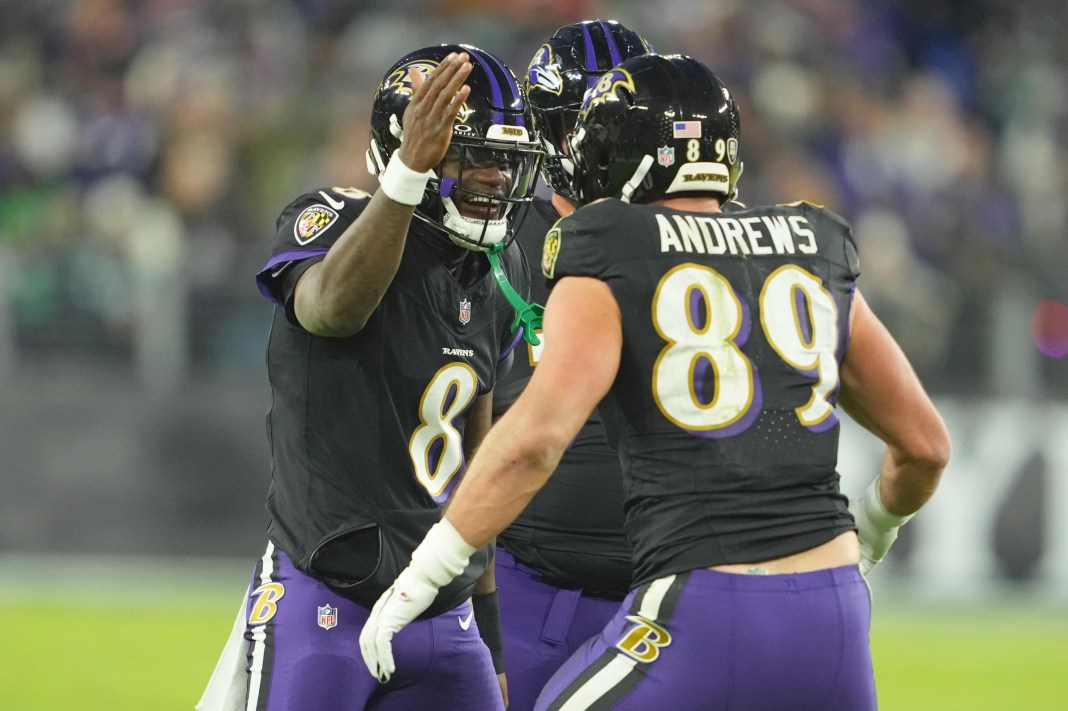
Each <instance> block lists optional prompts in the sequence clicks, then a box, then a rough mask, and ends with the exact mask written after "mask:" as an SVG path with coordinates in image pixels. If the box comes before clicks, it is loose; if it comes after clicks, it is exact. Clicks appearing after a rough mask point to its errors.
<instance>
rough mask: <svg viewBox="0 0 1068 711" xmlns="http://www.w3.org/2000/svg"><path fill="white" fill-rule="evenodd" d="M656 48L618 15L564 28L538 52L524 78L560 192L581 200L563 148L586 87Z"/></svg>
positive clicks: (548, 176) (548, 168) (549, 172)
mask: <svg viewBox="0 0 1068 711" xmlns="http://www.w3.org/2000/svg"><path fill="white" fill-rule="evenodd" d="M652 51H653V48H652V46H650V45H649V43H648V42H646V41H645V39H644V38H643V37H642V36H641V35H639V34H638V33H637V32H634V31H633V30H629V29H627V28H626V27H624V26H623V25H621V24H619V23H618V22H616V21H614V20H586V21H584V22H575V23H572V24H570V25H565V26H564V27H561V28H560V29H558V30H557V31H556V32H555V33H554V34H553V36H552V37H550V38H549V41H548V42H546V43H545V44H543V45H542V46H541V47H540V48H538V51H537V52H535V54H534V57H533V58H532V59H531V60H530V65H529V66H528V67H527V74H526V78H525V79H524V82H523V83H524V88H525V89H526V93H527V103H528V104H529V106H530V113H531V116H532V118H533V120H534V128H536V129H537V130H538V132H539V133H540V134H541V139H542V143H543V145H544V148H545V164H544V165H543V166H542V171H543V173H544V175H545V180H546V182H548V183H549V185H550V186H551V187H552V189H553V190H554V191H555V192H557V193H560V194H561V195H563V196H564V197H567V198H570V199H572V200H575V199H577V195H576V194H575V190H574V186H573V185H572V176H573V174H574V165H573V163H572V162H571V159H570V158H568V157H567V156H566V155H564V153H563V152H562V150H561V149H562V147H563V145H564V141H565V140H567V136H568V134H569V133H571V129H572V128H574V126H575V118H576V117H577V116H578V112H579V108H581V106H582V97H583V96H584V95H585V94H586V91H587V90H589V89H592V88H593V86H594V85H595V84H596V83H597V80H598V79H599V78H600V77H601V75H602V74H603V73H604V72H606V71H608V70H609V69H611V68H612V67H614V66H616V65H617V64H619V63H620V62H622V61H623V60H624V59H630V58H631V57H637V56H640V55H643V54H648V53H650V52H652Z"/></svg>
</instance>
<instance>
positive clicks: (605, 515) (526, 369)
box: [493, 198, 631, 596]
mask: <svg viewBox="0 0 1068 711" xmlns="http://www.w3.org/2000/svg"><path fill="white" fill-rule="evenodd" d="M559 218H560V216H559V214H558V213H557V212H556V209H555V208H554V207H553V206H552V204H551V203H550V202H548V201H547V200H542V199H540V198H539V199H537V200H535V201H534V203H533V205H532V206H531V209H530V210H529V211H528V212H527V214H526V217H525V219H524V220H523V223H522V224H521V226H520V229H519V232H518V234H517V236H516V246H518V247H519V248H521V249H522V250H523V252H524V254H525V255H527V257H528V258H530V259H531V261H532V262H533V263H534V264H535V265H536V264H537V261H538V260H539V259H540V258H541V252H542V244H543V243H544V241H545V234H546V233H547V232H548V231H549V229H550V228H551V227H552V226H553V223H555V222H556V221H557V220H558V219H559ZM548 296H549V289H548V286H547V285H546V284H545V282H544V280H541V279H535V280H533V283H532V284H531V290H530V297H531V299H532V300H533V301H535V302H537V303H540V304H544V303H545V301H546V299H548ZM540 351H541V347H540V346H532V345H530V344H529V343H526V342H523V343H521V344H519V347H518V348H517V349H516V352H515V356H514V361H513V363H512V368H511V370H510V371H509V372H508V374H507V375H505V376H504V377H502V378H501V380H500V382H498V383H497V387H496V388H495V389H494V391H493V411H494V418H495V419H496V418H497V417H499V416H500V415H502V414H504V411H505V410H507V409H508V407H509V406H510V405H511V404H512V403H513V402H515V400H516V398H518V397H519V394H520V393H521V392H522V391H523V388H524V387H525V386H526V384H527V381H529V380H530V377H531V375H532V374H533V372H534V365H535V364H536V363H537V360H538V356H539V355H540ZM498 542H499V543H500V544H501V545H502V546H503V547H504V548H505V549H506V550H507V551H508V552H509V553H511V554H512V555H514V556H515V557H516V558H517V559H518V560H519V561H521V562H523V563H524V564H526V565H527V566H529V567H531V568H534V569H535V570H538V571H539V572H540V573H541V574H542V575H543V576H544V577H545V579H546V580H547V581H550V582H552V583H553V584H555V585H558V586H561V587H567V588H583V589H585V590H588V591H591V592H601V593H608V594H611V595H616V596H621V595H625V594H626V592H627V591H628V590H629V589H630V578H631V565H630V547H629V546H628V545H627V539H626V536H625V535H624V533H623V474H622V470H621V469H620V464H619V455H618V453H616V451H615V450H614V449H612V448H611V447H609V446H608V442H607V440H606V439H605V434H604V427H603V426H602V425H601V421H600V417H599V416H598V414H597V412H594V413H593V415H592V416H591V418H590V420H589V421H588V422H587V423H586V425H585V426H584V427H583V428H582V429H581V430H580V431H579V433H578V435H577V436H576V437H575V440H574V441H573V442H572V443H571V446H570V447H568V449H567V451H566V452H565V453H564V456H563V458H562V459H561V460H560V464H559V466H557V468H556V471H555V472H554V473H553V475H552V477H551V478H550V479H549V481H548V483H546V485H545V486H544V487H543V488H542V490H541V491H539V492H538V493H537V494H536V495H535V496H534V499H533V500H532V501H531V502H530V504H529V505H528V506H527V507H526V509H524V510H523V512H522V513H521V514H520V515H519V518H517V519H516V520H515V522H514V523H513V524H512V525H511V526H509V527H508V528H507V529H505V531H504V532H502V533H501V535H500V536H499V537H498Z"/></svg>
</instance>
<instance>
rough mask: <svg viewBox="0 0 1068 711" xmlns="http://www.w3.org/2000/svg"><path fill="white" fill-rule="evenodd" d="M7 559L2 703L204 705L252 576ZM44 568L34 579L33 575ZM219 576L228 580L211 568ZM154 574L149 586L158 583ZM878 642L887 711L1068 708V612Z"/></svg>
mask: <svg viewBox="0 0 1068 711" xmlns="http://www.w3.org/2000/svg"><path fill="white" fill-rule="evenodd" d="M12 573H13V571H12V569H11V568H10V567H4V566H0V708H2V709H5V710H6V711H31V710H44V709H49V710H52V709H55V710H62V711H90V710H96V709H100V710H105V709H106V710H107V711H123V710H125V709H130V710H136V711H146V710H151V711H164V710H167V709H192V708H193V704H194V703H195V702H196V700H197V699H198V698H199V696H200V692H201V690H202V689H203V686H204V684H205V682H206V681H207V679H208V676H209V675H210V673H211V670H212V667H213V666H214V664H215V660H216V657H217V655H218V653H219V651H220V649H221V648H222V644H223V642H224V640H225V638H226V635H227V633H228V632H229V630H230V625H231V623H232V621H233V615H234V613H235V612H236V609H237V605H238V603H239V600H240V595H241V592H242V590H241V588H242V586H243V572H242V571H238V572H235V573H233V575H231V576H230V579H232V580H233V581H234V582H235V584H234V585H232V586H231V585H225V586H221V585H218V584H212V585H204V586H203V587H198V586H196V585H191V584H190V583H189V582H188V580H189V578H190V577H194V578H195V576H185V580H186V582H182V583H179V582H168V579H169V578H168V576H160V575H158V574H156V573H154V572H153V571H151V570H148V571H145V572H144V573H143V574H142V575H143V576H144V577H143V578H141V579H140V580H137V579H136V575H134V574H128V575H126V576H125V577H124V576H121V575H120V576H114V575H110V576H104V577H105V578H107V579H110V580H111V582H110V583H108V582H105V581H104V580H103V579H101V578H100V577H98V576H96V575H85V576H77V575H75V576H73V577H72V578H71V579H69V580H68V581H67V583H66V585H65V586H64V588H63V589H62V590H59V589H57V588H56V587H55V586H43V585H37V586H34V585H33V584H32V583H27V582H26V581H21V582H19V584H17V585H15V589H14V590H12V589H11V587H12V586H11V583H12ZM29 577H30V578H32V577H33V576H29ZM205 577H208V578H211V579H212V580H213V581H216V582H217V579H218V576H216V577H215V578H212V577H211V576H205ZM146 579H152V580H154V581H155V582H154V584H152V585H149V586H146V585H145V580H146ZM876 595H877V599H876V609H875V621H874V623H873V628H872V647H873V654H874V658H875V670H876V678H877V683H878V686H879V695H880V700H881V706H880V708H881V709H883V710H884V711H924V710H927V709H930V710H932V711H934V710H938V711H956V710H958V709H959V710H961V711H983V710H989V711H1017V710H1019V711H1046V710H1048V711H1057V710H1061V709H1068V612H1066V611H1064V610H1060V611H1057V610H1050V609H1048V608H1043V607H1032V608H1029V609H1028V608H1026V607H1023V606H1019V605H1016V606H1011V607H998V608H993V609H968V610H963V611H956V612H934V611H931V610H929V609H924V608H918V609H914V610H913V609H906V608H903V607H888V606H885V605H880V604H879V590H878V588H877V589H876Z"/></svg>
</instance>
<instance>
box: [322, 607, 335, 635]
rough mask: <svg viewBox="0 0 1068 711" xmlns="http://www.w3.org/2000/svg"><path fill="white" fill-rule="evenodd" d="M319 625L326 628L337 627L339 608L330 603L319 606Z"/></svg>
mask: <svg viewBox="0 0 1068 711" xmlns="http://www.w3.org/2000/svg"><path fill="white" fill-rule="evenodd" d="M319 626H320V627H322V628H323V629H324V630H328V629H330V628H331V627H337V608H336V607H330V605H320V606H319Z"/></svg>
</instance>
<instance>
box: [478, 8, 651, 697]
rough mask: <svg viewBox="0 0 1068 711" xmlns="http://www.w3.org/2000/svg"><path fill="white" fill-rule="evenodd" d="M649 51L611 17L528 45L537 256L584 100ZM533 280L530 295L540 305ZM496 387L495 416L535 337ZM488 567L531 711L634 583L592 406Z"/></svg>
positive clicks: (614, 466) (522, 237)
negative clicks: (537, 193) (532, 49)
mask: <svg viewBox="0 0 1068 711" xmlns="http://www.w3.org/2000/svg"><path fill="white" fill-rule="evenodd" d="M650 51H651V47H650V46H649V43H648V42H646V41H645V39H643V38H642V37H641V36H640V35H638V34H637V33H636V32H634V31H632V30H630V29H628V28H626V27H624V26H623V25H621V24H619V23H618V22H614V21H607V20H588V21H585V22H576V23H573V24H570V25H567V26H565V27H562V28H560V29H559V30H557V31H556V32H555V33H554V34H553V36H552V37H550V38H549V39H548V41H546V43H545V44H543V45H542V46H541V47H540V48H539V49H538V51H537V52H536V53H535V54H534V56H533V58H532V59H531V61H530V66H529V67H528V69H527V74H526V79H525V82H524V88H525V89H526V96H527V106H528V109H529V111H530V113H531V115H532V123H533V124H534V128H535V129H537V130H538V133H539V137H540V138H541V140H542V143H543V148H544V150H545V152H546V159H545V162H544V163H543V165H542V176H543V177H544V178H545V181H546V182H547V183H548V184H549V186H550V187H551V188H552V194H551V195H550V196H549V199H548V200H545V199H542V198H538V197H536V198H534V201H533V203H532V205H531V207H530V209H529V211H528V212H527V213H526V215H525V216H524V218H523V222H522V224H521V225H520V227H519V230H518V232H517V236H516V242H517V243H518V245H519V246H520V247H521V248H522V249H523V251H524V252H525V253H526V254H527V255H533V256H534V257H535V261H536V260H538V259H540V258H541V251H542V244H543V243H544V241H545V234H546V233H547V232H548V231H549V229H550V228H551V227H552V226H553V224H554V223H555V222H556V221H557V220H559V219H560V218H561V217H563V216H564V215H568V214H570V213H571V212H573V211H574V209H575V200H576V199H577V198H576V195H575V191H574V188H573V186H572V184H571V182H572V176H573V175H574V167H573V163H572V161H571V159H570V158H569V157H568V155H567V144H566V139H567V135H568V134H569V133H570V132H571V129H572V128H573V127H574V125H575V119H576V118H577V117H578V111H579V107H580V106H581V105H582V97H583V95H584V94H585V93H586V91H587V90H589V89H592V88H593V86H594V85H595V84H596V83H597V80H598V79H599V78H600V76H601V75H602V74H603V73H604V72H606V71H607V70H609V69H611V68H612V67H614V66H615V65H616V64H618V63H619V62H621V61H622V60H624V59H628V58H630V57H635V56H638V55H642V54H646V53H647V52H650ZM547 296H548V290H547V288H546V287H545V285H544V281H543V280H541V279H535V280H534V282H533V283H532V285H531V298H532V299H533V300H534V301H536V302H538V303H541V304H544V303H545V299H546V298H547ZM524 347H525V352H524V351H523V350H519V351H517V353H516V356H515V362H514V363H513V365H512V369H511V370H510V371H509V373H508V374H507V375H506V376H504V377H503V378H502V379H501V380H500V381H499V382H498V383H497V387H496V388H495V389H494V392H493V414H494V418H495V419H496V418H498V417H500V416H501V414H502V413H503V412H504V411H505V410H507V409H508V407H509V406H510V405H511V404H512V403H513V402H514V401H515V399H516V398H517V397H518V396H519V393H520V392H521V391H522V389H523V387H524V386H525V385H526V383H527V381H529V380H530V376H531V374H532V373H533V369H534V365H535V364H536V362H537V359H538V354H539V352H540V345H539V346H534V345H532V344H530V343H526V344H524ZM497 546H498V547H497V557H496V576H497V586H498V588H500V606H501V624H502V626H503V630H504V648H505V650H506V652H505V655H504V659H505V669H506V670H507V676H508V698H509V706H508V708H509V709H511V711H530V709H532V708H533V707H534V701H535V699H537V697H538V693H539V692H540V691H541V689H542V687H543V686H544V685H545V682H547V681H548V680H549V677H550V676H552V674H553V672H555V671H556V670H557V669H558V668H559V667H560V665H561V664H563V662H564V661H565V660H566V659H567V658H568V657H569V656H571V654H572V653H573V652H574V651H575V650H576V649H577V648H578V646H579V645H580V644H582V643H583V642H585V641H586V640H587V639H588V638H589V637H592V636H593V635H594V634H597V633H598V632H600V630H601V629H602V628H603V627H604V626H605V624H606V623H607V622H608V620H609V619H611V617H612V615H614V614H615V611H616V608H617V607H618V606H619V602H620V601H621V600H622V599H623V598H624V597H625V596H626V594H627V592H628V591H629V590H630V581H631V565H630V548H629V547H628V545H627V541H626V537H625V536H624V534H623V477H622V473H621V470H620V466H619V455H618V454H617V453H616V451H615V450H613V449H612V448H611V447H609V446H608V443H607V442H606V441H605V435H604V429H603V427H602V426H601V422H600V419H599V417H598V416H597V413H596V412H594V413H593V414H592V415H591V417H590V420H589V422H587V423H586V424H585V425H584V426H583V427H582V429H581V430H580V431H579V432H578V434H577V435H576V437H575V440H574V441H573V442H572V443H571V446H570V447H568V449H567V451H566V452H564V454H563V457H562V459H561V460H560V464H559V466H558V467H557V470H556V474H555V476H553V478H552V479H551V480H550V481H549V482H548V484H547V485H546V486H545V488H543V489H542V490H541V491H540V492H539V493H538V495H537V496H535V497H534V500H533V501H531V502H530V505H529V506H527V508H526V509H524V511H523V512H522V513H521V514H520V515H519V518H518V519H517V520H516V521H515V523H513V524H512V525H511V526H509V527H508V528H507V529H505V530H504V532H502V533H501V535H500V537H499V538H498V541H497Z"/></svg>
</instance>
